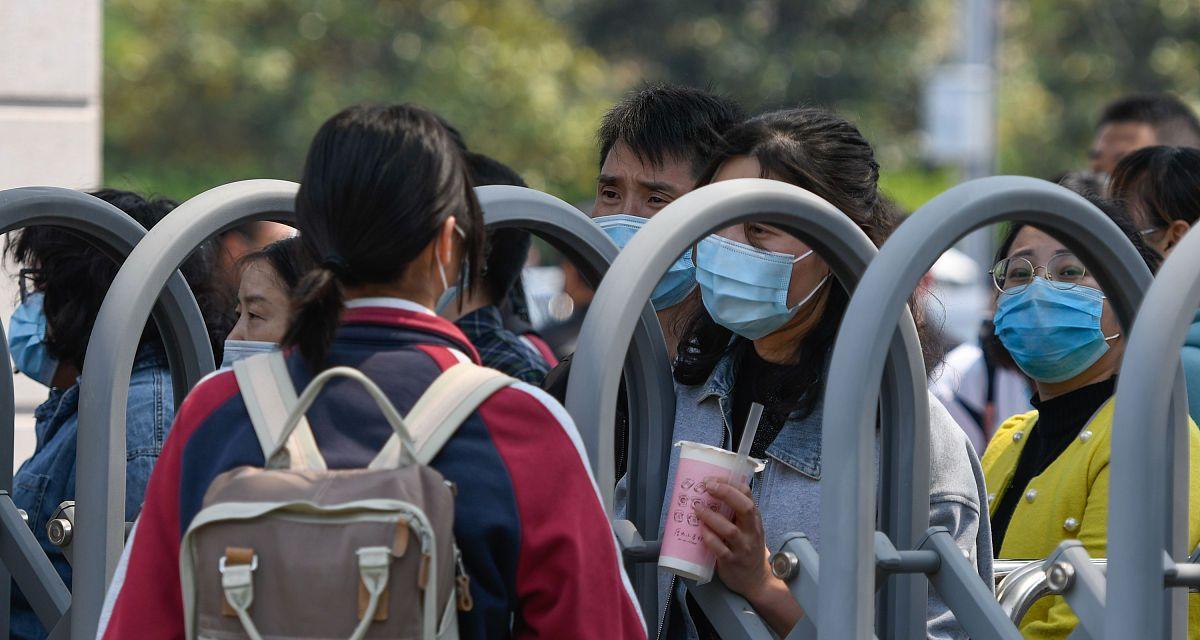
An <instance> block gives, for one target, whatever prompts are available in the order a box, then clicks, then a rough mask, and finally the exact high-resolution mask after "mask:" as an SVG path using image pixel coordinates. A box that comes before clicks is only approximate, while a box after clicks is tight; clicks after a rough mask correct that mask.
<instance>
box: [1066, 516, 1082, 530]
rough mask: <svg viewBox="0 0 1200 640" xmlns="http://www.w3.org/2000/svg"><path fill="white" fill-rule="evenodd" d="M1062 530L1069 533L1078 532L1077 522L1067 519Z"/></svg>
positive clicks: (1073, 519)
mask: <svg viewBox="0 0 1200 640" xmlns="http://www.w3.org/2000/svg"><path fill="white" fill-rule="evenodd" d="M1063 528H1064V529H1066V530H1067V531H1070V532H1071V533H1075V532H1076V531H1079V521H1078V520H1076V519H1075V518H1067V519H1066V520H1064V521H1063Z"/></svg>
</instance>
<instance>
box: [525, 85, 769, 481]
mask: <svg viewBox="0 0 1200 640" xmlns="http://www.w3.org/2000/svg"><path fill="white" fill-rule="evenodd" d="M745 119H746V113H745V112H744V111H743V110H742V108H741V106H739V105H738V104H737V103H736V102H734V101H733V100H732V99H730V98H726V97H723V96H719V95H717V94H715V93H712V92H711V91H705V90H702V89H695V88H692V87H683V86H675V85H666V84H655V85H647V86H645V87H643V88H641V89H639V90H636V91H633V92H631V93H629V94H628V95H626V96H625V97H624V98H623V99H622V100H621V101H620V102H618V103H617V104H616V105H615V106H613V108H612V109H610V110H609V111H608V113H606V114H605V115H604V119H603V120H601V122H600V130H599V131H598V132H597V136H596V137H597V138H598V141H599V143H600V158H599V159H600V175H599V176H598V177H597V179H596V202H595V204H594V205H593V206H592V212H591V216H592V218H595V219H596V222H597V224H599V225H600V226H601V227H603V228H604V229H605V230H606V231H607V232H608V233H609V235H610V236H611V237H613V239H614V240H615V241H617V243H618V245H621V244H623V243H622V239H624V240H627V239H628V236H631V235H632V234H633V233H634V232H636V229H637V228H639V227H640V224H641V223H642V222H644V220H645V219H647V218H652V217H654V214H656V213H658V211H659V210H660V209H662V208H663V207H665V206H667V205H668V204H670V203H671V202H673V201H674V200H675V199H676V198H679V197H680V196H682V195H683V194H685V193H687V192H689V191H691V190H693V189H695V188H696V187H698V186H700V185H699V181H700V178H701V177H702V175H703V173H704V170H705V168H707V166H708V164H709V162H710V161H711V160H712V158H713V156H714V155H716V152H717V150H718V149H720V148H721V145H722V144H723V143H724V135H725V133H726V132H727V131H728V130H729V129H731V128H732V127H733V126H734V125H737V124H740V123H741V122H742V121H743V120H745ZM619 226H623V227H624V228H625V231H624V233H623V234H618V233H617V232H616V229H617V228H618V227H619ZM690 263H691V259H690V257H688V256H683V257H681V258H680V259H679V260H678V261H676V264H675V265H673V266H672V267H671V270H670V271H668V272H667V274H666V275H665V276H664V278H663V279H662V280H660V281H659V283H658V286H657V287H655V290H654V295H653V296H652V298H651V301H652V302H653V303H654V308H655V311H657V312H658V320H659V324H660V325H662V329H663V336H664V337H665V338H666V341H667V350H668V351H669V352H670V353H671V354H672V355H674V353H675V348H676V340H677V337H676V335H675V332H674V326H673V325H674V321H675V313H676V311H677V309H678V305H679V303H680V302H682V301H683V300H684V299H686V298H687V297H688V296H689V295H691V294H692V291H693V290H694V289H695V287H696V282H695V277H694V275H693V274H692V273H690V272H689V271H687V269H686V267H687V266H688V265H690ZM569 374H570V356H568V357H567V358H564V359H563V362H562V363H561V364H559V366H557V367H555V368H554V369H553V370H552V371H551V372H550V374H549V375H547V376H546V382H545V383H544V385H543V387H544V388H545V389H546V390H547V391H549V392H550V394H551V395H553V396H555V397H556V398H558V399H559V401H563V400H564V399H565V398H566V394H567V379H568V376H569ZM624 407H625V402H624V399H622V400H621V402H620V405H619V406H618V416H617V421H618V424H617V429H616V431H617V442H618V447H617V473H618V476H619V475H620V474H621V473H623V472H624V470H625V459H624V457H625V451H623V448H622V447H621V446H620V445H621V444H622V443H623V442H624V433H625V432H626V431H627V430H628V424H627V420H628V419H627V417H626V416H625V411H624Z"/></svg>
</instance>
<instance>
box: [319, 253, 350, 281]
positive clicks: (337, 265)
mask: <svg viewBox="0 0 1200 640" xmlns="http://www.w3.org/2000/svg"><path fill="white" fill-rule="evenodd" d="M321 268H322V269H328V270H329V271H332V272H333V275H335V276H337V277H339V278H345V277H346V276H348V275H350V263H349V262H346V259H345V258H343V257H341V256H339V255H337V254H336V253H335V254H333V255H329V256H326V257H325V259H324V260H322V261H321Z"/></svg>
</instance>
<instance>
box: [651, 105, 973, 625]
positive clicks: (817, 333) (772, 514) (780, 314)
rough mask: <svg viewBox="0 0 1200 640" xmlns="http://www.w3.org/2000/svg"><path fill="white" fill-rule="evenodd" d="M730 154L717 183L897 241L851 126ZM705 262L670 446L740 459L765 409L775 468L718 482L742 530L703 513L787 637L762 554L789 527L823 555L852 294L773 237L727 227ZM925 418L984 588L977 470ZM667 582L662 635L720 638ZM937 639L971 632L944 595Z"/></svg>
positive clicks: (794, 125)
mask: <svg viewBox="0 0 1200 640" xmlns="http://www.w3.org/2000/svg"><path fill="white" fill-rule="evenodd" d="M727 143H728V144H727V148H726V149H725V151H724V153H723V154H721V155H720V156H718V158H717V159H716V160H715V161H714V162H713V164H712V166H711V167H710V169H709V171H708V174H707V178H708V180H707V181H710V182H717V181H721V180H730V179H735V178H768V179H772V180H779V181H782V182H788V183H790V184H794V185H796V186H799V187H802V188H804V189H807V190H809V191H812V192H813V193H815V194H816V195H818V196H820V197H822V198H824V199H825V200H826V201H828V202H830V203H831V204H833V205H834V206H835V207H837V208H838V209H840V210H841V211H842V212H844V213H845V214H846V215H847V216H848V217H849V218H850V219H851V220H853V221H854V222H855V223H856V224H857V225H858V226H859V228H861V229H862V230H863V232H864V233H866V234H867V236H868V237H869V238H871V240H872V241H874V242H875V243H876V244H880V243H882V242H883V240H884V239H885V238H886V237H887V235H888V233H889V232H890V231H891V230H892V228H893V226H894V224H895V216H894V214H893V209H892V207H890V206H889V205H888V204H887V203H886V202H885V201H884V200H883V199H882V197H881V194H880V192H879V187H878V179H879V166H878V164H877V163H876V161H875V156H874V152H873V151H872V149H871V146H870V144H868V143H867V141H866V140H865V139H863V137H862V135H861V134H860V133H859V131H858V130H857V129H856V128H855V127H854V125H852V124H851V123H849V122H847V121H846V120H844V119H842V118H840V117H838V116H836V115H834V114H832V113H829V112H827V111H823V110H819V109H789V110H784V111H776V112H773V113H768V114H765V115H762V116H758V117H756V118H753V119H751V120H750V121H748V122H746V123H744V124H742V125H741V126H739V127H736V128H735V129H734V130H733V131H731V132H730V133H728V134H727ZM695 263H696V270H697V271H696V278H697V281H698V282H699V284H700V292H701V299H702V302H703V306H700V305H696V306H695V308H693V309H692V313H691V315H690V321H689V322H688V324H687V327H686V329H685V330H684V331H683V332H682V333H681V335H682V336H683V338H682V340H681V342H680V345H679V356H678V358H677V360H676V363H675V380H676V383H677V385H676V390H677V403H676V409H675V430H674V439H675V440H691V441H696V442H702V443H706V444H710V445H715V446H720V447H724V448H726V449H733V448H736V447H737V446H738V445H739V443H740V439H741V435H742V431H743V428H744V426H745V423H746V419H747V415H748V413H749V410H750V406H751V404H752V403H760V404H762V405H764V406H765V412H764V414H763V417H762V421H761V423H760V426H759V428H758V432H757V436H756V437H755V439H754V442H753V446H752V448H751V455H753V456H755V457H757V458H765V459H766V466H765V470H764V471H762V473H761V474H760V475H758V476H757V477H756V478H754V479H753V482H752V485H753V486H752V487H750V486H740V487H739V486H732V485H730V484H727V483H718V484H716V485H713V484H710V485H709V490H710V492H712V493H713V495H714V496H715V497H717V498H719V499H721V500H723V501H724V502H725V503H726V504H727V505H729V506H730V507H732V508H733V511H734V515H733V517H732V518H726V517H724V516H723V515H722V514H720V513H717V512H713V511H708V510H705V509H701V510H698V513H697V514H696V515H697V516H698V517H699V518H700V520H701V521H702V522H703V523H704V525H705V529H706V530H705V532H704V543H705V544H706V545H707V546H708V547H709V548H710V549H712V550H713V551H714V552H715V554H716V557H717V575H719V576H720V578H721V580H722V581H723V582H724V583H725V585H726V586H727V587H729V588H730V589H732V590H733V591H735V592H737V593H740V594H741V595H743V596H744V597H746V599H747V600H749V602H750V603H751V605H753V606H754V608H755V609H756V610H757V611H758V613H759V614H760V615H761V616H762V617H763V619H764V620H765V621H766V622H767V623H768V624H770V626H771V627H772V628H773V629H774V630H775V631H776V633H778V634H779V635H781V636H783V635H786V634H787V633H788V631H789V630H790V629H791V627H792V626H793V625H794V624H795V622H796V621H797V620H798V619H799V617H800V616H801V615H803V613H802V611H801V610H800V607H799V605H798V604H797V603H796V601H795V600H794V599H793V598H792V596H791V594H790V592H789V591H788V589H787V587H786V586H785V585H784V583H783V582H782V581H780V580H778V579H776V578H774V577H772V576H771V572H770V569H769V568H768V566H767V553H768V550H777V549H778V548H779V545H780V544H781V543H782V541H783V537H784V536H785V534H787V533H789V532H792V531H803V532H804V533H806V534H808V536H809V537H810V538H811V539H812V540H813V541H814V543H816V544H818V545H819V544H820V540H819V533H820V530H819V526H818V522H819V519H818V518H819V498H820V493H819V484H818V481H819V480H820V478H821V468H822V465H823V463H824V461H823V460H822V457H821V415H822V398H823V396H824V391H825V375H826V371H827V369H828V365H829V357H830V354H831V352H832V349H833V343H834V339H835V337H836V335H837V330H838V326H839V324H840V323H841V320H842V315H843V314H844V312H845V309H846V306H847V302H848V297H847V295H846V292H845V291H844V290H843V289H842V287H841V285H840V284H839V283H838V282H837V280H836V279H835V278H834V277H833V275H832V273H831V271H830V269H829V267H828V265H826V264H825V262H824V261H822V260H821V258H820V257H819V256H817V255H816V254H814V253H813V252H812V250H811V249H810V248H809V247H807V246H806V245H805V244H804V243H803V242H801V241H800V240H799V239H797V238H796V237H795V236H793V235H792V234H790V233H788V232H786V231H784V230H782V229H780V228H778V227H774V226H771V225H766V224H758V223H748V224H744V225H738V226H734V227H729V228H726V229H722V230H721V231H719V232H718V233H717V234H716V235H713V236H710V237H709V238H707V239H705V240H704V241H703V242H701V243H699V244H698V245H697V247H696V252H695ZM930 421H931V424H930V432H931V433H930V461H931V465H932V468H931V470H930V478H931V486H930V524H931V525H941V526H946V527H947V528H948V529H949V530H950V532H951V535H953V536H954V538H955V539H956V540H957V541H958V543H959V545H960V546H961V547H962V548H963V550H964V551H965V552H967V553H969V554H970V556H971V558H972V561H973V562H975V563H977V566H978V568H979V573H980V576H981V577H982V579H984V580H990V579H991V556H990V552H991V546H990V541H989V539H988V528H987V520H986V518H981V517H980V514H981V512H983V510H984V507H983V503H984V500H985V498H984V497H983V495H982V493H983V491H982V481H981V476H980V472H979V462H978V460H977V458H976V457H975V454H974V452H973V450H972V448H971V445H970V443H969V442H968V441H967V439H966V437H965V436H964V435H963V433H962V430H961V429H959V428H958V427H957V426H956V425H955V424H954V422H953V420H951V418H950V417H949V415H948V414H947V413H946V411H945V409H944V408H942V407H941V405H940V404H938V403H937V401H936V400H934V399H933V398H931V399H930ZM676 462H677V457H676V458H673V459H672V462H671V471H670V477H672V478H673V477H674V472H675V465H676ZM670 508H671V506H670V505H668V509H670ZM664 516H666V514H665V513H664ZM659 584H660V592H661V594H660V597H661V598H662V599H663V601H665V602H667V603H668V605H667V606H666V607H665V608H664V613H663V615H664V616H665V618H664V623H665V624H666V626H667V630H668V631H667V636H668V637H672V638H695V637H711V636H713V635H714V633H713V631H712V629H711V628H710V627H709V625H708V623H707V621H706V620H705V619H704V617H703V614H702V612H701V611H700V610H699V608H697V607H695V606H693V605H694V603H693V601H692V599H691V597H690V596H689V595H688V594H687V590H686V587H685V585H684V584H683V583H682V582H680V581H678V580H676V579H675V578H674V577H673V576H671V575H669V574H663V575H662V576H660V581H659ZM929 636H930V637H936V638H949V637H963V636H964V634H963V632H962V631H961V629H960V628H959V627H958V625H957V623H956V621H955V620H954V617H953V615H952V614H951V613H950V612H949V610H948V609H947V608H946V606H945V604H944V603H943V602H942V601H941V600H940V599H939V598H937V597H936V596H931V597H930V602H929Z"/></svg>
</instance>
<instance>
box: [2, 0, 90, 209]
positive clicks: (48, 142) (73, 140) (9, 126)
mask: <svg viewBox="0 0 1200 640" xmlns="http://www.w3.org/2000/svg"><path fill="white" fill-rule="evenodd" d="M102 20H103V14H102V5H101V2H100V1H99V0H0V189H6V188H9V187H22V186H31V185H49V186H61V187H70V188H90V187H95V186H98V185H99V184H100V177H101V173H100V166H101V165H100V149H101V136H100V132H101V120H100V81H101V75H100V74H101V50H100V44H101V27H102V24H103V22H102Z"/></svg>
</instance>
